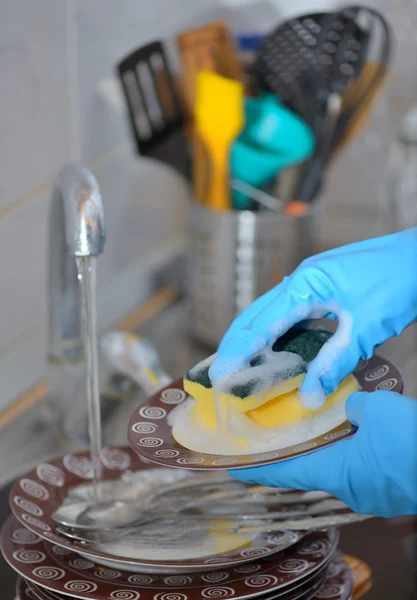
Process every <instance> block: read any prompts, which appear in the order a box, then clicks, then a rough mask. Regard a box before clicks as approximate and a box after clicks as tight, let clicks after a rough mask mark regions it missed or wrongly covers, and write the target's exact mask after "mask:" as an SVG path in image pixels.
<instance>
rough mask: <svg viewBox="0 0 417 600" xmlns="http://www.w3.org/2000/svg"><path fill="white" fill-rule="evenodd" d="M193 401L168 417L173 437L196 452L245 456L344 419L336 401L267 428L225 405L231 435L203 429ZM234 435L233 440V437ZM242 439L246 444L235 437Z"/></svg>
mask: <svg viewBox="0 0 417 600" xmlns="http://www.w3.org/2000/svg"><path fill="white" fill-rule="evenodd" d="M194 406H195V400H194V399H193V398H191V397H190V398H188V399H187V400H186V401H185V402H183V403H182V404H180V405H178V406H177V407H175V409H174V410H173V411H172V412H171V413H170V414H169V416H168V423H169V425H170V426H171V427H172V435H173V437H174V438H175V440H176V441H177V442H178V443H179V444H181V445H182V446H184V447H185V448H189V449H191V450H194V451H196V452H202V453H205V454H219V455H225V456H227V455H229V456H230V455H235V454H237V455H249V454H256V453H258V452H270V451H273V450H280V449H282V448H286V447H288V446H292V445H296V444H301V443H304V442H306V441H308V440H311V439H313V438H315V437H317V436H319V435H322V434H323V433H326V432H328V431H330V430H331V429H333V428H334V427H337V426H338V425H340V424H341V423H343V421H345V420H346V415H345V403H344V402H339V403H337V404H335V405H334V406H332V407H330V408H329V409H328V410H326V411H324V412H323V413H320V414H317V415H314V416H312V417H310V418H307V419H302V420H300V421H295V422H293V423H291V424H289V425H286V426H283V427H277V428H274V429H267V428H265V427H262V426H261V425H258V424H257V423H255V422H254V421H253V420H252V419H250V418H249V417H248V416H247V415H246V414H244V413H242V412H239V411H237V410H235V409H234V408H233V407H230V408H229V421H228V430H229V433H230V434H231V435H227V434H226V435H225V434H221V433H220V432H219V431H212V430H208V429H205V428H204V427H202V426H201V424H200V423H198V422H197V420H196V419H193V413H192V408H193V407H194ZM234 438H237V439H234ZM242 439H243V440H245V441H246V444H244V445H243V444H242V443H240V442H239V441H238V440H242Z"/></svg>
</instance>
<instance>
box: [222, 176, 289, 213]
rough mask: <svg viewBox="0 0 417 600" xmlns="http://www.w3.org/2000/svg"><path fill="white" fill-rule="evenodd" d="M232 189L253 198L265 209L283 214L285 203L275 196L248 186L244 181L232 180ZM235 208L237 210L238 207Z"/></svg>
mask: <svg viewBox="0 0 417 600" xmlns="http://www.w3.org/2000/svg"><path fill="white" fill-rule="evenodd" d="M230 187H231V189H232V190H234V191H236V192H240V193H242V194H244V195H245V196H248V197H249V198H252V199H253V200H255V202H257V203H258V204H260V205H261V206H262V207H263V208H267V209H268V210H273V211H275V212H282V211H283V210H284V203H283V202H281V200H279V199H278V198H274V196H271V194H267V193H266V192H263V191H262V190H259V189H258V188H255V187H253V186H252V185H248V184H247V183H244V182H243V181H239V179H232V180H231V182H230ZM235 208H237V207H236V205H235Z"/></svg>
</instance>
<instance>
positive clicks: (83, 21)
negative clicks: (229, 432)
mask: <svg viewBox="0 0 417 600" xmlns="http://www.w3.org/2000/svg"><path fill="white" fill-rule="evenodd" d="M342 4H345V3H339V2H336V1H331V0H327V1H324V0H323V1H322V2H320V1H319V0H297V1H296V2H286V1H285V0H219V1H216V0H152V1H151V2H145V0H117V1H116V0H13V1H12V2H11V1H9V2H8V1H7V0H3V1H2V2H0V33H1V35H0V75H1V93H0V156H1V161H0V164H1V168H0V274H1V275H0V283H1V293H0V381H1V390H2V393H1V396H0V456H1V457H2V458H1V461H0V483H5V482H7V481H9V480H10V479H11V478H12V476H14V475H16V474H17V473H18V472H22V471H24V470H25V469H27V468H29V467H30V466H31V465H32V464H33V463H34V462H36V461H38V460H39V461H40V460H41V459H42V458H43V457H44V456H48V455H51V454H53V453H55V454H57V453H59V452H60V451H61V450H62V447H63V446H64V447H71V444H79V443H82V441H83V440H85V439H86V438H85V430H83V429H82V426H80V427H81V429H80V431H78V430H77V427H78V425H77V423H78V422H79V421H82V416H80V415H78V416H74V414H73V415H72V417H73V420H72V421H70V422H69V424H66V425H62V423H63V421H65V419H66V418H67V415H61V414H60V413H59V410H61V409H59V410H57V411H56V407H54V403H53V402H52V403H51V402H49V403H48V402H46V401H45V397H47V396H48V387H47V382H46V380H45V377H46V376H47V375H48V377H49V380H48V383H49V386H50V387H51V381H55V383H56V390H55V392H54V393H58V394H59V389H60V385H62V386H64V384H65V378H66V377H67V376H68V377H69V378H71V374H70V375H68V374H65V373H63V372H62V371H61V370H59V369H58V371H57V375H56V374H55V376H54V375H53V374H52V376H51V374H50V369H51V367H50V366H48V367H47V310H48V309H47V290H48V279H49V274H48V257H47V254H48V252H47V248H48V214H49V204H50V194H51V188H52V184H53V181H54V179H55V177H56V175H57V173H58V171H59V170H60V168H61V167H62V165H64V164H65V163H67V162H69V161H83V162H84V163H85V164H86V165H87V166H88V167H90V168H91V169H92V170H93V172H94V174H95V175H96V176H97V179H98V181H99V183H100V186H101V190H102V194H103V199H104V204H105V213H106V226H107V245H106V250H105V253H104V255H103V256H102V257H101V258H100V260H99V270H98V283H99V287H98V314H99V324H100V329H101V330H105V329H106V328H108V327H110V326H116V325H118V326H120V327H123V328H125V329H134V330H138V331H140V333H144V334H146V336H147V337H148V338H149V339H151V341H152V342H153V343H154V344H155V345H156V347H157V350H158V351H159V352H160V354H161V357H162V362H163V363H164V367H165V369H166V370H167V371H168V372H169V373H170V375H173V376H180V375H181V369H183V368H184V367H185V366H187V363H189V362H196V360H195V357H196V352H195V351H194V350H193V351H190V348H189V347H188V346H187V340H186V339H185V337H184V331H185V330H186V328H187V314H188V313H187V311H186V310H185V309H184V304H183V300H182V297H183V291H184V271H185V269H184V262H183V259H184V256H185V252H186V248H187V243H188V232H189V229H188V225H187V212H188V205H189V203H190V199H191V197H192V196H193V193H194V192H195V188H193V186H192V185H190V180H189V177H188V178H187V175H189V173H188V163H187V155H186V152H185V154H184V155H183V156H180V155H181V152H183V151H184V147H185V146H184V143H183V140H179V141H178V144H179V146H178V147H176V146H175V144H174V145H173V146H172V147H171V149H168V150H167V151H166V152H167V153H166V154H165V155H163V157H162V160H157V159H155V158H150V157H141V156H139V155H138V152H137V146H136V143H135V139H134V137H133V135H132V129H131V123H130V121H129V116H128V111H127V107H126V101H125V97H124V95H123V93H122V88H121V86H120V81H119V78H118V73H117V65H118V64H119V63H120V62H121V61H122V60H123V59H124V58H125V57H127V56H129V55H130V54H131V53H132V52H133V51H135V50H137V49H138V48H141V47H142V46H144V45H146V44H148V43H150V42H154V41H161V42H163V44H164V47H165V49H166V51H167V54H168V59H169V64H170V66H171V68H172V72H173V77H174V81H175V84H176V85H177V84H178V86H179V88H178V96H179V98H180V102H181V103H182V102H183V100H184V98H183V95H184V94H185V92H184V90H183V89H181V82H182V81H183V78H184V63H183V62H182V61H181V57H180V56H179V52H178V44H177V43H176V39H177V36H179V35H180V34H182V33H184V32H186V31H189V30H193V29H195V28H198V27H201V26H204V25H207V24H210V23H214V22H219V21H222V22H224V23H225V24H226V26H227V28H228V30H229V32H230V35H231V38H232V39H234V41H235V42H236V43H237V42H238V41H239V39H240V41H241V47H240V48H238V49H237V52H238V56H239V61H241V64H242V65H244V63H245V62H246V61H250V60H251V52H252V48H251V47H250V40H251V39H252V40H253V39H257V38H258V37H259V36H261V37H262V36H263V35H265V34H267V33H269V32H270V31H271V30H272V29H274V28H275V27H276V26H277V25H278V24H279V23H280V22H283V21H284V20H286V19H289V18H291V17H293V16H296V15H298V14H304V13H311V12H319V11H322V10H333V9H335V8H337V7H338V6H341V5H342ZM364 4H367V3H366V2H365V3H364ZM374 5H375V7H376V8H377V9H378V10H379V11H381V12H382V13H383V14H384V15H385V17H386V18H387V19H388V21H389V23H390V24H391V26H392V31H393V36H394V47H393V56H392V60H391V62H390V64H389V78H388V82H387V85H386V86H385V87H384V88H383V90H382V91H381V92H380V93H379V95H378V98H377V101H376V104H375V107H374V108H373V110H372V113H371V114H370V115H369V119H368V120H367V121H366V122H365V124H364V126H363V127H362V129H361V130H360V131H359V133H358V135H356V136H355V137H353V138H352V140H351V141H350V142H349V144H347V145H346V147H345V148H344V149H342V151H341V152H340V154H339V155H338V156H337V160H335V161H334V163H332V165H331V166H330V167H329V170H328V173H327V178H326V186H325V189H324V192H323V194H322V196H323V197H322V198H321V200H322V206H321V211H320V216H319V232H320V233H319V235H318V238H317V241H318V248H319V249H326V248H330V247H333V246H337V245H341V244H346V243H348V242H353V241H356V240H361V239H364V238H368V237H372V236H377V235H382V234H384V233H386V232H391V231H394V230H395V229H398V228H401V227H407V226H412V225H417V217H416V214H415V212H414V213H413V206H411V207H410V210H408V209H407V208H406V210H405V212H406V215H407V216H406V218H403V217H402V216H401V215H402V212H401V211H402V210H403V208H402V209H398V203H399V204H401V202H403V198H406V199H407V198H408V199H409V198H410V197H411V198H413V199H414V204H417V192H416V190H417V124H416V118H417V117H415V115H414V116H413V113H412V109H413V107H415V106H417V104H416V103H417V2H416V1H414V0H379V1H377V0H375V3H374ZM243 38H244V39H243ZM245 40H246V45H245V43H244V42H245ZM185 95H186V94H185ZM181 106H182V104H181ZM186 108H187V107H186V100H185V110H186ZM416 110H417V109H416ZM410 111H411V113H410ZM413 128H414V129H413ZM184 132H185V133H186V125H182V124H181V132H180V133H181V136H182V134H183V133H184ZM413 136H414V137H413ZM413 144H414V147H413ZM167 157H168V158H167ZM170 160H171V162H172V165H171V166H170V165H169V164H166V163H167V162H168V163H169V162H170ZM163 161H165V162H163ZM404 181H405V184H404V185H403V188H401V186H400V183H401V182H403V183H404ZM413 186H414V187H413ZM404 201H405V200H404ZM414 210H415V206H414ZM399 268H400V265H399ZM352 285H354V282H352ZM387 285H389V280H388V279H387ZM142 324H143V325H142ZM181 336H182V337H181ZM199 352H200V353H201V355H204V350H203V349H200V350H199ZM381 352H382V353H385V355H386V356H387V357H389V358H390V359H391V360H392V361H394V362H395V363H396V364H397V365H398V366H399V367H400V368H401V369H402V371H403V373H404V376H405V380H406V391H407V392H408V393H409V394H417V378H416V376H415V373H416V368H417V360H416V353H417V334H416V330H415V328H410V329H409V330H407V331H406V332H405V333H404V334H403V335H402V336H401V338H400V339H397V340H392V341H390V342H389V343H388V344H387V345H386V346H384V348H382V350H381ZM206 353H207V352H206ZM52 370H54V369H53V368H52ZM54 377H55V379H54ZM129 385H130V384H129V383H126V381H124V380H122V379H118V378H117V377H113V379H112V382H111V385H110V388H111V389H110V390H107V392H108V393H107V398H106V400H105V401H104V410H105V411H107V412H106V413H105V415H104V416H105V421H106V420H107V421H106V422H107V423H108V424H110V425H109V427H110V430H111V432H112V435H110V434H109V436H108V439H107V441H114V439H116V440H117V441H121V442H122V443H123V441H124V439H125V433H126V432H125V425H126V415H128V414H130V412H131V408H132V402H133V403H134V402H135V401H136V400H135V394H136V392H137V390H135V389H132V388H131V387H129ZM57 390H58V392H57ZM50 395H51V389H49V396H50ZM123 398H124V399H126V398H127V404H126V406H128V408H127V409H126V410H125V409H120V406H122V405H123V402H124V400H123ZM75 405H76V403H75V402H74V406H73V405H72V400H71V398H67V399H66V400H64V412H65V410H67V411H68V412H73V413H75V412H76V408H77V407H78V408H79V409H80V410H82V407H84V405H83V404H82V403H81V404H79V405H77V406H75ZM80 407H81V408H80ZM61 408H62V407H61ZM54 411H56V412H54ZM61 426H62V427H61ZM69 430H71V432H72V434H73V435H67V434H68V431H69ZM65 432H67V433H65ZM83 436H84V437H83ZM65 445H66V446H65ZM387 527H388V528H389V526H387ZM400 527H401V525H400ZM378 531H379V530H378ZM407 531H408V530H407ZM407 535H408V534H407ZM404 539H405V538H404ZM410 539H412V538H409V537H407V536H406V541H405V542H404V543H405V544H408V545H409V546H410V548H411V546H412V542H410ZM402 548H403V550H402V551H404V546H402ZM408 556H409V554H408ZM375 597H377V596H375ZM379 597H380V598H382V596H379ZM384 597H388V596H384ZM396 597H398V598H400V597H401V598H403V597H404V598H405V597H406V596H405V595H404V596H401V595H400V594H399V595H397V596H396Z"/></svg>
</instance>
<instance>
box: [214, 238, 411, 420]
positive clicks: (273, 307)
mask: <svg viewBox="0 0 417 600" xmlns="http://www.w3.org/2000/svg"><path fill="white" fill-rule="evenodd" d="M326 315H328V316H331V317H333V318H337V319H338V327H337V331H336V333H335V335H333V336H332V338H331V339H330V340H329V341H328V342H327V343H326V344H325V345H324V346H323V348H322V349H321V351H320V352H319V354H318V355H317V357H316V358H315V360H314V361H312V363H311V364H310V367H309V369H308V373H307V375H306V377H305V380H304V383H303V386H302V389H301V397H302V399H303V404H304V406H305V407H306V408H309V409H318V408H320V406H322V404H323V403H324V401H325V395H327V394H329V393H331V392H333V391H334V390H335V389H336V388H337V386H338V385H339V384H340V382H341V381H342V380H343V379H344V378H345V377H347V375H349V374H350V373H352V371H353V370H354V369H355V367H356V365H357V363H358V362H359V360H360V359H361V358H369V357H371V356H372V354H373V352H374V348H375V347H376V346H378V345H379V344H382V343H383V342H385V341H386V340H387V339H388V338H390V337H392V336H395V335H399V334H400V333H401V332H402V331H403V329H405V328H406V327H407V326H408V325H410V323H412V322H413V321H414V320H415V319H416V317H417V228H413V229H408V230H406V231H403V232H401V233H397V234H394V235H390V236H385V237H380V238H376V239H371V240H366V241H364V242H359V243H356V244H352V245H349V246H344V247H341V248H337V249H335V250H330V251H329V252H324V253H323V254H318V255H317V256H313V257H312V258H309V259H307V260H305V261H304V262H303V263H302V264H301V265H300V266H299V267H298V268H297V269H296V270H295V271H294V272H293V273H292V275H290V276H289V277H287V278H285V279H284V280H283V281H282V282H281V283H280V284H279V285H278V286H277V287H275V288H274V289H272V290H270V291H269V292H268V293H267V294H265V295H264V296H261V297H260V298H258V299H257V300H256V301H255V302H254V303H253V304H252V305H251V306H249V307H248V308H247V309H246V310H245V311H243V313H241V314H240V315H239V316H238V317H237V319H236V320H235V321H234V322H233V323H232V325H231V327H230V329H229V331H228V332H227V333H226V335H225V337H224V339H223V341H222V342H221V344H220V346H219V349H218V353H217V358H216V360H215V362H214V363H213V365H212V367H211V371H210V377H211V379H212V381H213V382H214V383H216V382H217V381H219V380H220V379H222V378H223V377H225V376H227V375H228V374H230V373H232V372H235V371H237V370H240V369H241V368H243V367H244V366H245V365H246V364H247V363H248V361H249V360H250V359H251V358H253V357H254V356H255V355H256V354H257V353H258V352H260V351H261V350H263V349H264V348H265V347H266V346H267V345H268V344H271V343H273V341H275V339H276V338H277V337H279V336H281V335H283V334H284V333H285V332H286V331H287V330H288V329H290V328H291V327H293V326H294V325H295V324H297V323H298V322H300V321H302V320H304V319H307V318H320V317H323V316H326Z"/></svg>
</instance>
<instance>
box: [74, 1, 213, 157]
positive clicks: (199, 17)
mask: <svg viewBox="0 0 417 600" xmlns="http://www.w3.org/2000/svg"><path fill="white" fill-rule="evenodd" d="M74 2H76V25H77V30H78V33H77V36H78V72H79V82H80V100H79V106H80V113H81V138H82V155H83V157H84V158H85V157H90V156H97V155H99V154H101V153H102V152H104V151H105V150H107V149H109V148H111V147H112V146H113V145H115V144H118V143H119V142H121V141H122V140H125V139H126V138H127V136H128V135H129V132H128V125H127V122H126V119H125V117H124V115H119V114H117V113H116V111H114V110H113V109H112V108H111V107H110V106H109V105H106V103H105V101H103V99H102V98H101V97H100V95H99V94H98V93H97V87H98V85H99V83H100V82H101V81H102V80H103V79H104V78H107V77H109V76H111V75H112V74H113V73H114V67H115V65H116V64H117V62H119V61H120V60H121V59H122V58H124V56H126V55H127V54H128V53H129V52H131V51H133V50H135V49H136V48H138V47H140V46H141V45H143V44H145V43H147V42H150V41H153V40H154V39H164V38H168V37H169V36H172V35H173V34H175V33H176V32H179V31H181V30H183V29H187V28H189V27H194V26H196V25H199V24H201V23H204V22H205V21H210V20H212V19H214V18H215V17H216V11H217V7H216V2H214V1H213V0H175V1H173V0H153V1H152V2H145V1H144V0H118V1H117V2H115V1H114V0H88V2H85V0H74ZM174 64H175V63H174Z"/></svg>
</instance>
